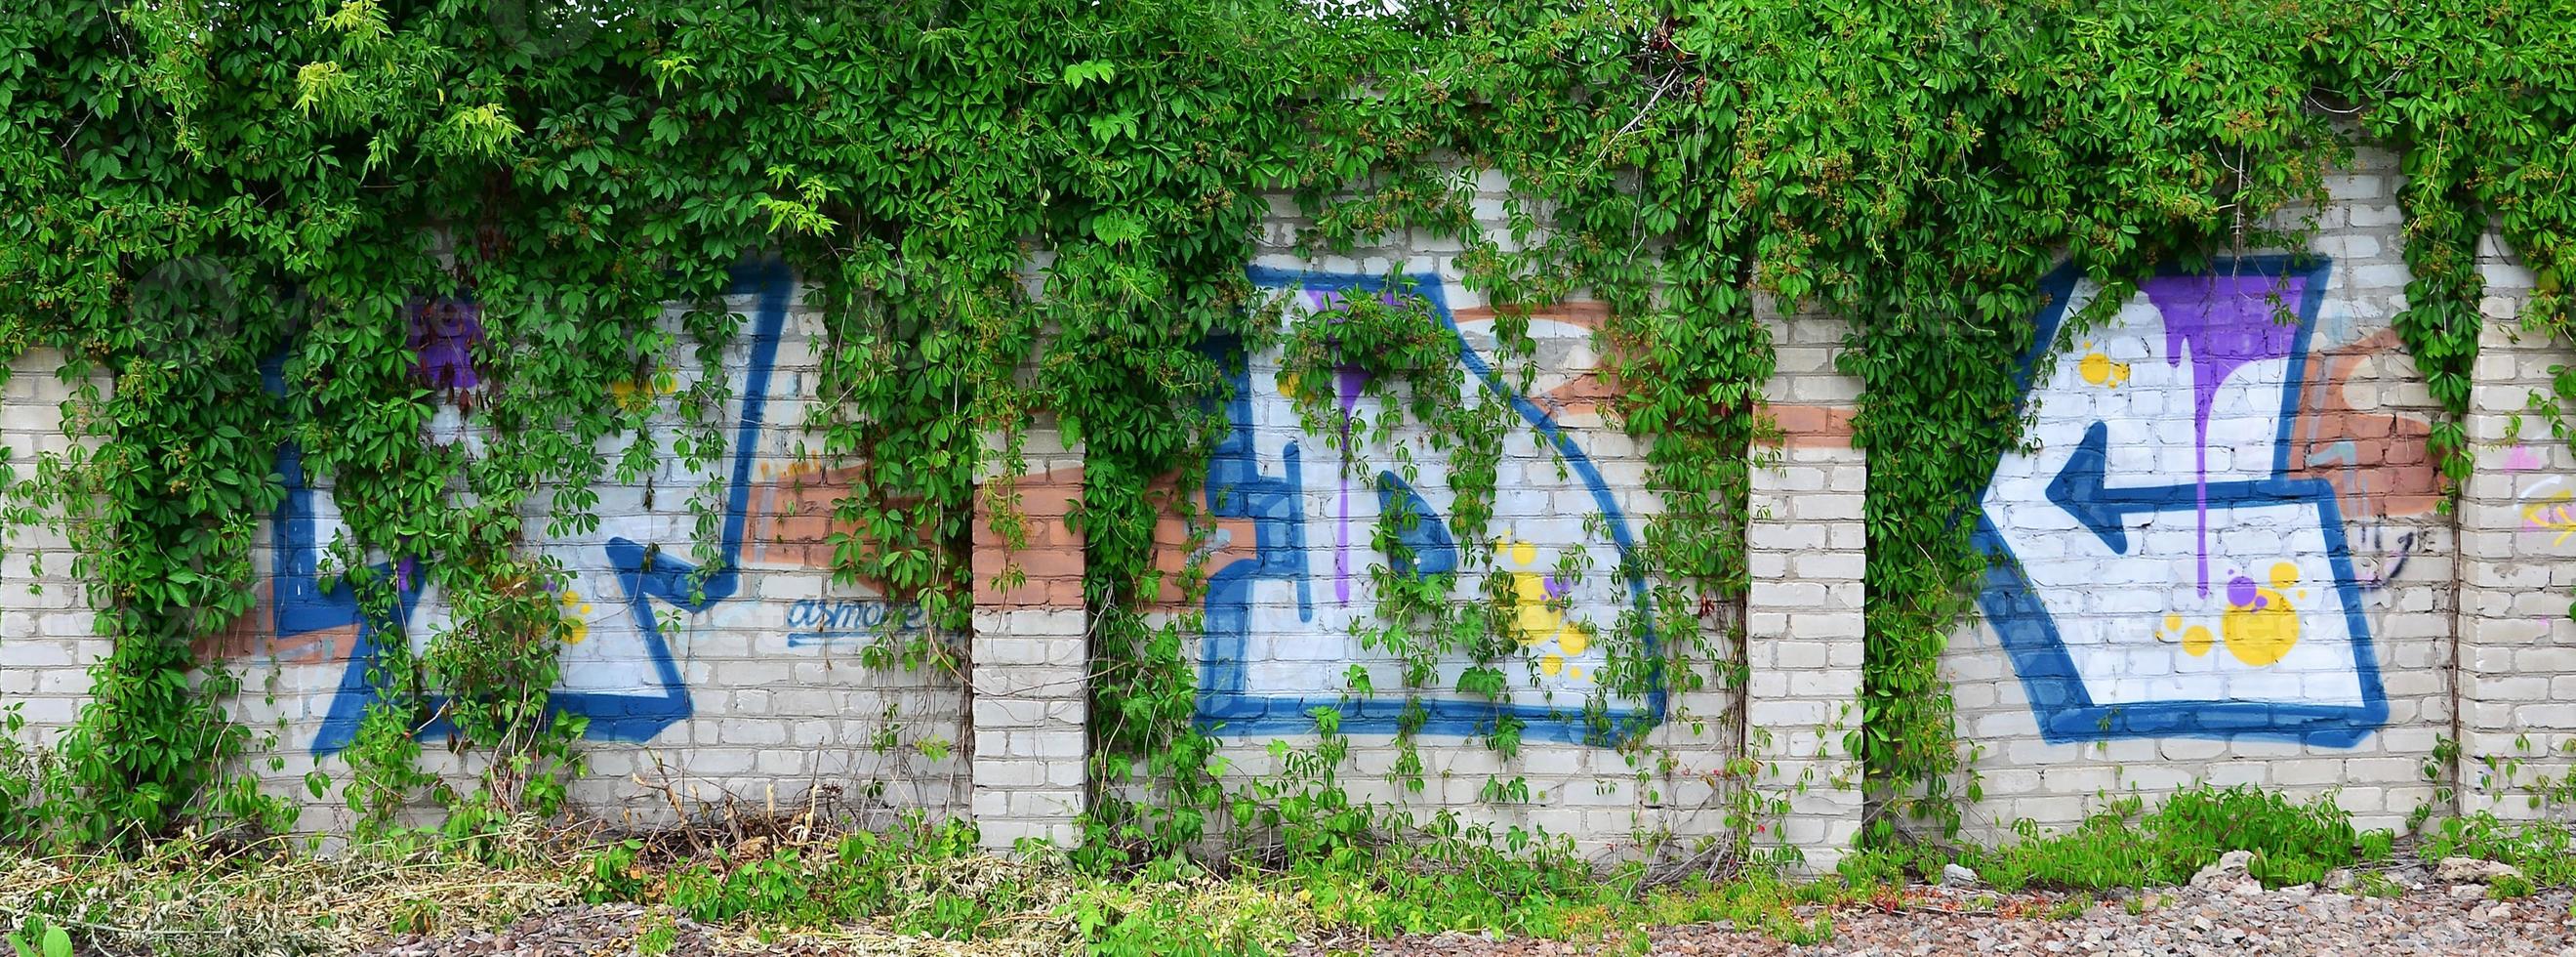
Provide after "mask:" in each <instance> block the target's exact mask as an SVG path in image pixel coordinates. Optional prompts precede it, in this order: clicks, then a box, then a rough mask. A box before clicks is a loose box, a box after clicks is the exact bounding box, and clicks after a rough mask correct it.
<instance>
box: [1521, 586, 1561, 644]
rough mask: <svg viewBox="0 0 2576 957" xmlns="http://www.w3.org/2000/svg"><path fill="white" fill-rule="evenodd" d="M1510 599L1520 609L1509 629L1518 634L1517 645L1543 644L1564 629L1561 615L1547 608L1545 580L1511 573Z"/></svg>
mask: <svg viewBox="0 0 2576 957" xmlns="http://www.w3.org/2000/svg"><path fill="white" fill-rule="evenodd" d="M1512 599H1513V601H1512V603H1513V604H1514V605H1517V606H1519V608H1520V614H1519V617H1518V619H1517V620H1516V621H1515V622H1514V623H1513V630H1514V631H1518V632H1520V634H1519V636H1518V637H1519V638H1520V642H1521V644H1524V645H1535V644H1538V643H1540V642H1543V641H1546V640H1548V639H1549V638H1553V637H1555V636H1556V633H1557V632H1558V631H1559V630H1560V629H1563V628H1564V627H1565V616H1564V615H1560V614H1557V611H1556V609H1554V608H1550V607H1548V606H1547V579H1545V578H1542V577H1540V576H1538V575H1535V574H1531V573H1529V572H1513V573H1512Z"/></svg>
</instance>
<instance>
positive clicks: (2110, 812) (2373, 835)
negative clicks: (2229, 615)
mask: <svg viewBox="0 0 2576 957" xmlns="http://www.w3.org/2000/svg"><path fill="white" fill-rule="evenodd" d="M2021 835H2022V837H2023V840H2021V841H2019V842H2017V843H2013V844H2008V845H2005V846H2002V847H1998V848H1994V849H1991V850H1984V849H1976V850H1971V851H1969V852H1968V853H1966V854H1964V855H1962V860H1963V861H1965V862H1966V863H1967V864H1968V865H1969V866H1970V867H1972V868H1975V869H1976V871H1977V873H1978V874H1979V876H1981V877H1983V878H1984V879H1985V880H1986V881H1987V882H1988V883H1991V884H1993V885H1994V886H1995V887H1996V889H1998V890H2003V891H2007V892H2009V891H2016V890H2020V889H2021V888H2023V887H2028V886H2048V887H2080V888H2090V889H2094V890H2103V889H2109V888H2117V887H2125V888H2140V887H2149V886H2155V885H2171V884H2182V883H2186V882H2188V881H2190V880H2191V878H2192V876H2193V875H2194V874H2196V873H2198V872H2199V871H2200V869H2201V868H2204V867H2207V866H2209V865H2211V864H2214V863H2217V862H2218V859H2219V857H2220V855H2222V854H2225V853H2226V852H2228V851H2251V852H2253V857H2252V859H2251V860H2250V861H2248V862H2247V864H2246V872H2247V873H2248V874H2250V875H2252V876H2253V877H2254V879H2256V880H2259V881H2262V882H2263V884H2264V886H2267V887H2282V886H2287V885H2291V884H2317V883H2321V882H2322V880H2323V878H2324V877H2325V875H2326V872H2328V871H2331V870H2334V869H2336V868H2342V867H2349V866H2351V865H2352V864H2354V863H2355V862H2359V861H2374V860H2380V859H2383V858H2386V857H2387V856H2388V854H2389V850H2390V848H2391V847H2392V846H2393V845H2394V843H2395V836H2394V835H2392V834H2390V833H2388V832H2386V831H2373V832H2368V833H2363V832H2358V831H2355V830H2354V829H2353V826H2352V814H2351V813H2350V812H2347V811H2345V810H2343V809H2342V808H2341V807H2338V806H2336V805H2335V803H2334V801H2333V800H2332V799H2331V798H2321V799H2318V800H2316V801H2313V802H2310V803H2306V804H2301V803H2298V802H2294V801H2291V800H2289V799H2288V798H2285V797H2283V796H2281V795H2279V794H2276V793H2267V792H2263V791H2258V790H2255V789H2252V788H2245V787H2236V788H2227V789H2215V788H2209V787H2201V788H2197V789H2193V790H2188V791H2181V792H2177V793H2175V794H2174V795H2173V796H2172V797H2170V798H2167V799H2166V800H2165V801H2164V802H2163V803H2162V804H2159V805H2157V807H2156V808H2155V810H2153V811H2147V810H2146V804H2145V802H2144V801H2142V800H2140V799H2138V798H2135V797H2127V798H2118V799H2114V800H2111V801H2110V802H2108V804H2107V806H2106V807H2104V808H2103V809H2102V810H2100V811H2098V812H2096V813H2095V814H2093V815H2092V816H2091V817H2088V818H2086V819H2085V821H2084V823H2083V824H2081V825H2079V826H2077V827H2075V828H2074V829H2072V830H2069V831H2067V832H2065V833H2062V834H2055V835H2048V836H2045V837H2043V836H2041V835H2039V834H2038V833H2037V832H2036V831H2035V830H2033V829H2031V828H2029V827H2027V826H2026V825H2025V826H2024V827H2023V828H2022V829H2021Z"/></svg>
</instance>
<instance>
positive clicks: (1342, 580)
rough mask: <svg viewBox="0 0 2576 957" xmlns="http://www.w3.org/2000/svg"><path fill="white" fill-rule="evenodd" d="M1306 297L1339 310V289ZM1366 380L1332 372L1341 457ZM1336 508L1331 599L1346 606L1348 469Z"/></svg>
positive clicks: (1320, 307)
mask: <svg viewBox="0 0 2576 957" xmlns="http://www.w3.org/2000/svg"><path fill="white" fill-rule="evenodd" d="M1306 298H1307V301H1308V302H1311V303H1313V304H1314V306H1315V311H1317V312H1331V311H1334V310H1338V309H1341V308H1342V294H1341V291H1340V290H1335V289H1313V290H1308V291H1307V293H1306ZM1378 300H1379V301H1381V302H1384V303H1386V304H1387V305H1390V306H1392V305H1396V304H1397V299H1396V297H1395V294H1394V293H1386V294H1384V295H1381V296H1379V297H1378ZM1346 318H1347V317H1346V316H1334V317H1333V319H1332V324H1333V325H1340V324H1342V322H1343V321H1344V320H1345V319H1346ZM1328 343H1329V344H1332V345H1336V346H1338V345H1339V344H1340V343H1339V340H1338V339H1333V340H1328ZM1368 380H1369V376H1368V372H1367V371H1366V370H1363V369H1361V368H1360V367H1358V366H1354V365H1344V366H1341V367H1340V368H1338V369H1335V370H1334V371H1333V384H1334V388H1335V392H1336V393H1337V394H1338V395H1339V396H1340V398H1341V405H1342V454H1343V456H1344V457H1348V456H1349V455H1350V448H1351V422H1352V420H1353V419H1355V418H1357V417H1358V414H1359V404H1360V391H1361V390H1362V389H1364V388H1366V387H1367V386H1368ZM1338 507H1339V509H1340V522H1339V524H1338V527H1337V528H1336V529H1335V531H1334V533H1333V544H1334V548H1333V597H1334V599H1335V600H1338V601H1340V602H1341V603H1343V604H1345V605H1347V604H1350V601H1351V470H1350V469H1347V468H1345V469H1343V470H1342V488H1341V496H1340V502H1339V506H1338Z"/></svg>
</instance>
